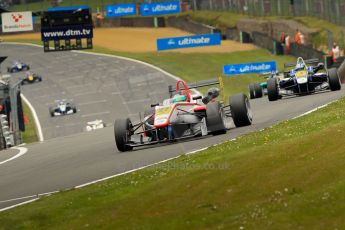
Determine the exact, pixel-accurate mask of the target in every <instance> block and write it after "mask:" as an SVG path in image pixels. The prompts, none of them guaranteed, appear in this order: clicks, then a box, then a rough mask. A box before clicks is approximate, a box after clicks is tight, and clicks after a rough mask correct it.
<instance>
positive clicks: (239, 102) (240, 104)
mask: <svg viewBox="0 0 345 230" xmlns="http://www.w3.org/2000/svg"><path fill="white" fill-rule="evenodd" d="M229 101H230V108H231V115H232V119H233V121H234V124H235V126H236V127H242V126H247V125H251V124H252V120H253V115H252V110H251V108H250V103H249V100H248V97H247V96H246V95H244V94H243V93H240V94H236V95H234V96H232V97H231V98H230V99H229Z"/></svg>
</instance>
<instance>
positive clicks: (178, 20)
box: [166, 17, 216, 34]
mask: <svg viewBox="0 0 345 230" xmlns="http://www.w3.org/2000/svg"><path fill="white" fill-rule="evenodd" d="M166 25H167V26H169V27H175V28H178V29H181V30H184V31H187V32H190V33H193V34H210V33H213V32H214V30H216V28H215V27H213V26H208V25H203V24H199V23H197V22H193V21H190V20H188V19H187V18H186V17H169V18H168V19H167V20H166Z"/></svg>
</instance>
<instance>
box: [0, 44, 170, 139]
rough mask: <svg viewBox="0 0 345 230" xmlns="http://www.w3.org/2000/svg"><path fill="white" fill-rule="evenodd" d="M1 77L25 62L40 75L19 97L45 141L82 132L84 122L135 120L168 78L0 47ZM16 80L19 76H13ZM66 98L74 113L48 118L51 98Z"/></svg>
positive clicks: (70, 55)
mask: <svg viewBox="0 0 345 230" xmlns="http://www.w3.org/2000/svg"><path fill="white" fill-rule="evenodd" d="M0 49H1V53H0V55H1V56H9V57H8V59H7V60H6V61H5V62H4V63H3V64H2V65H1V70H2V73H6V70H7V66H9V65H10V64H11V63H12V61H13V60H20V61H22V62H24V63H26V64H29V65H30V67H31V71H32V72H35V73H37V74H39V75H41V76H42V78H43V80H42V82H39V83H34V84H26V85H24V86H23V87H22V92H23V94H24V95H25V96H26V97H27V98H28V99H29V101H30V102H31V104H32V105H33V107H34V108H35V110H36V112H37V114H38V118H39V120H40V122H41V126H42V131H43V136H44V139H51V138H55V137H61V136H66V135H70V134H75V133H80V132H83V131H84V129H85V127H86V124H87V122H88V121H93V120H96V119H102V120H103V121H104V122H106V123H108V124H111V123H113V122H114V119H115V117H126V116H128V114H129V115H130V116H131V117H138V113H139V112H142V111H144V109H145V108H148V106H149V105H150V104H151V103H157V102H159V101H161V100H162V99H163V98H165V97H167V95H168V94H167V91H168V84H169V83H170V84H173V83H174V81H173V80H172V79H171V78H167V77H166V76H165V75H164V74H163V73H161V72H159V71H157V70H154V69H152V68H150V67H148V66H145V65H142V64H138V63H135V62H129V61H124V60H121V59H115V58H109V57H102V56H96V55H85V54H80V53H76V52H56V53H54V52H52V53H43V48H40V47H33V46H25V45H18V44H15V45H8V44H7V45H5V44H1V45H0ZM13 77H14V78H15V79H20V78H23V77H24V72H19V73H14V74H13ZM58 99H66V100H71V101H72V102H73V103H74V104H76V106H77V110H78V112H77V114H73V115H69V116H60V117H54V118H51V117H50V114H49V107H50V106H53V105H54V104H55V100H58Z"/></svg>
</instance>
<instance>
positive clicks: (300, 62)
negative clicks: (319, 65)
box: [296, 58, 305, 70]
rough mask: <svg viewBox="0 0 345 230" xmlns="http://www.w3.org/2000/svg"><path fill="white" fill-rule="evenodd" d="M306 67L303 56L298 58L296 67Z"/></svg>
mask: <svg viewBox="0 0 345 230" xmlns="http://www.w3.org/2000/svg"><path fill="white" fill-rule="evenodd" d="M304 67H305V64H304V61H303V60H302V59H301V58H298V59H297V64H296V69H297V70H299V69H303V68H304Z"/></svg>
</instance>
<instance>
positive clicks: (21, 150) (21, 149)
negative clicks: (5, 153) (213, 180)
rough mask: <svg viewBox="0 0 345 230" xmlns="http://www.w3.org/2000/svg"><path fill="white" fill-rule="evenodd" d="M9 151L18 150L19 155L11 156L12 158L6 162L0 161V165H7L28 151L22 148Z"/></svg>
mask: <svg viewBox="0 0 345 230" xmlns="http://www.w3.org/2000/svg"><path fill="white" fill-rule="evenodd" d="M11 149H16V150H19V153H18V154H16V155H15V156H13V157H11V158H9V159H7V160H4V161H1V162H0V165H2V164H5V163H7V162H9V161H12V160H14V159H16V158H18V157H20V156H23V155H24V154H25V153H26V152H27V151H28V149H27V148H24V147H12V148H11Z"/></svg>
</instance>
